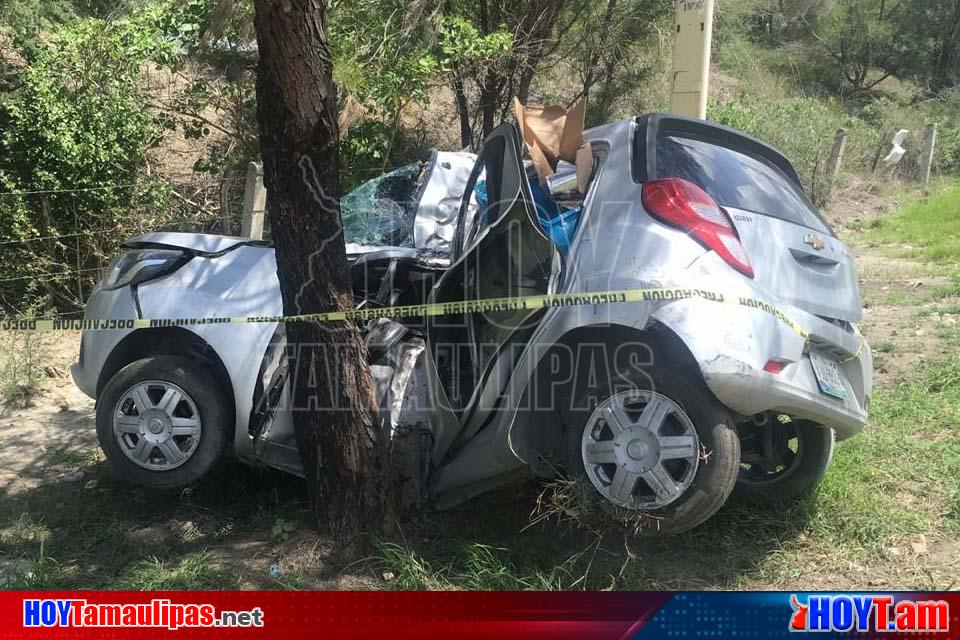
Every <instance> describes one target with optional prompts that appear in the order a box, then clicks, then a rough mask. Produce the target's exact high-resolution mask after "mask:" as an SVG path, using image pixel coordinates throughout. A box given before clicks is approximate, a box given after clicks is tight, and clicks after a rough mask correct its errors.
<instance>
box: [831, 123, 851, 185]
mask: <svg viewBox="0 0 960 640" xmlns="http://www.w3.org/2000/svg"><path fill="white" fill-rule="evenodd" d="M846 146H847V130H846V129H837V133H836V135H834V136H833V149H831V150H830V159H829V160H828V161H827V174H826V179H827V191H828V192H829V190H830V187H831V186H832V185H833V181H834V180H835V179H836V177H837V174H838V173H839V172H840V165H841V164H842V163H843V150H844V149H845V148H846Z"/></svg>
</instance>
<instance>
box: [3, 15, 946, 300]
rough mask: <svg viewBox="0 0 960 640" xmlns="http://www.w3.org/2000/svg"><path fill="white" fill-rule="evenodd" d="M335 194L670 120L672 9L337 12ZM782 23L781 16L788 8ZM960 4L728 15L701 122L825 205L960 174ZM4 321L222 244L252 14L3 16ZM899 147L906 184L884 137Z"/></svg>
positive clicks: (250, 62)
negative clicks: (854, 194)
mask: <svg viewBox="0 0 960 640" xmlns="http://www.w3.org/2000/svg"><path fill="white" fill-rule="evenodd" d="M329 4H330V12H329V13H330V18H329V19H330V24H329V29H330V33H331V41H332V44H333V47H334V55H335V71H336V78H337V81H338V85H339V88H340V93H341V100H340V107H341V113H340V124H341V131H342V141H341V145H340V152H341V153H340V161H341V169H342V171H341V183H342V188H343V189H344V190H346V189H349V188H351V187H353V186H355V185H356V184H358V183H360V182H362V181H363V180H365V179H368V178H370V177H372V176H374V175H378V174H379V173H381V172H382V171H384V170H385V169H387V168H389V167H393V166H398V165H400V164H403V163H406V162H409V161H411V160H414V159H419V158H420V157H422V155H423V154H424V153H425V152H426V150H428V149H429V148H430V147H440V148H448V149H454V148H464V147H469V148H474V149H476V147H477V146H478V145H479V143H480V141H481V140H482V139H483V137H484V136H485V135H486V134H487V133H488V132H489V131H490V130H491V129H492V127H494V126H495V125H496V124H498V123H499V122H501V121H502V120H504V119H507V118H509V117H510V104H511V102H510V101H511V99H512V97H513V96H514V95H516V96H519V97H520V98H521V100H524V101H544V102H550V103H559V104H563V105H569V104H571V103H573V102H574V101H576V100H578V99H580V98H586V99H587V104H588V110H587V122H588V125H594V124H599V123H602V122H607V121H610V120H612V119H615V118H621V117H627V116H630V115H636V114H639V113H643V112H646V111H651V110H665V109H666V108H667V106H668V95H669V94H668V91H669V87H668V83H667V76H668V73H667V72H668V69H669V63H670V57H671V46H672V29H671V24H672V18H673V3H672V2H670V1H669V0H606V1H604V2H596V1H588V0H559V1H553V2H546V1H544V0H521V1H519V2H508V1H507V0H462V1H460V2H456V3H443V2H439V0H407V1H400V0H359V1H347V0H332V1H331V2H330V3H329ZM788 5H789V6H788ZM958 25H960V4H958V3H957V2H955V1H954V0H922V1H919V2H909V3H907V2H900V3H896V2H888V1H886V0H804V2H800V3H784V2H777V1H775V0H718V2H717V19H716V30H715V39H714V43H715V44H714V52H713V54H714V55H713V59H714V72H713V78H712V85H711V100H710V107H709V117H710V118H711V119H713V120H716V121H718V122H721V123H723V124H727V125H730V126H733V127H736V128H739V129H743V130H745V131H747V132H749V133H752V134H754V135H756V136H758V137H760V138H761V139H763V140H766V141H768V142H770V143H772V144H774V145H776V146H778V147H780V148H781V149H782V150H783V151H784V152H786V154H787V155H788V156H789V157H790V158H791V159H792V160H793V161H794V163H795V164H796V165H797V168H798V171H799V173H800V175H801V176H802V178H803V180H804V183H805V185H806V186H807V189H808V190H809V191H810V193H811V195H812V196H813V197H814V199H815V201H817V202H819V203H823V202H825V201H826V198H827V197H828V192H829V187H831V186H832V185H828V184H826V181H825V178H824V173H825V171H824V169H825V165H826V161H827V154H828V152H829V150H830V146H831V144H832V141H833V135H834V132H835V131H836V129H838V128H841V127H843V128H845V129H847V131H848V132H849V137H848V143H847V150H846V154H845V158H844V166H843V173H842V174H841V177H840V180H841V181H843V180H846V179H847V178H848V177H850V176H856V175H860V176H868V177H871V176H873V177H875V180H874V182H876V183H890V182H891V181H894V182H895V181H910V180H913V179H915V178H916V176H917V172H918V159H919V150H920V144H921V138H922V135H923V130H924V127H925V126H926V125H927V124H928V123H933V122H935V123H938V124H939V144H938V147H937V152H936V155H935V159H934V172H935V174H940V175H951V174H957V173H960V90H958V88H957V87H958V85H960V54H958V51H957V49H958V47H960V45H958V42H960V33H958V30H960V26H958ZM0 54H2V55H0V192H2V193H0V242H3V243H4V244H3V245H2V246H3V252H2V255H0V306H2V308H3V310H4V312H6V313H16V314H23V313H37V314H50V313H72V312H75V311H76V309H77V308H78V307H79V306H80V305H81V304H82V302H83V300H84V299H85V297H86V295H87V294H88V293H89V291H90V288H91V286H92V284H93V283H94V282H95V281H96V279H97V277H98V276H99V274H100V272H101V271H102V269H103V268H104V266H105V264H106V263H107V262H108V261H109V260H110V259H111V258H112V257H113V256H114V255H115V253H116V251H117V246H118V243H119V242H121V241H123V240H124V239H125V238H128V237H130V236H132V235H134V234H136V233H140V232H143V231H147V230H158V229H167V230H200V231H210V232H224V231H233V232H236V229H237V228H238V226H239V212H240V209H241V201H242V192H243V171H244V167H245V165H246V163H247V162H248V161H249V160H251V159H255V158H256V156H257V128H256V123H255V119H254V113H255V100H256V98H255V91H254V80H255V69H256V58H257V54H256V44H255V41H254V40H253V29H252V5H251V2H250V0H186V1H173V0H71V1H69V2H54V1H53V0H30V1H28V2H15V1H14V0H0ZM899 129H907V130H909V132H910V133H909V136H908V138H907V142H906V148H907V155H906V156H905V158H904V160H903V161H902V162H901V163H900V164H899V165H897V166H896V167H895V168H892V169H891V168H887V167H886V166H885V165H883V164H882V163H880V165H879V166H875V165H876V159H877V158H878V157H879V156H881V155H885V154H886V152H887V150H888V148H889V140H890V138H891V137H892V134H893V133H894V132H895V131H897V130H899Z"/></svg>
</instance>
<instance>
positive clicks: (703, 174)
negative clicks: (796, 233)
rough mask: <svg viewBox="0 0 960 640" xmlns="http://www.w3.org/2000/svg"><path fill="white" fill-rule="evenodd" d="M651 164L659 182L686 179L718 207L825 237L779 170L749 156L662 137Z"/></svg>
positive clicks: (798, 192)
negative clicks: (787, 224)
mask: <svg viewBox="0 0 960 640" xmlns="http://www.w3.org/2000/svg"><path fill="white" fill-rule="evenodd" d="M656 162H657V177H658V178H684V179H686V180H689V181H690V182H693V183H695V184H697V185H699V186H700V187H701V188H702V189H703V190H704V191H706V192H707V193H709V194H710V196H711V197H712V198H713V199H714V200H716V201H717V203H718V204H720V205H721V206H724V207H733V208H735V209H743V210H745V211H750V212H752V213H757V214H761V215H768V216H772V217H774V218H779V219H781V220H786V221H787V222H793V223H795V224H801V225H803V226H805V227H811V228H813V229H817V230H818V231H823V232H825V233H830V229H829V227H828V226H827V224H826V222H824V220H823V218H821V217H820V214H819V212H817V209H816V207H814V206H813V204H811V203H810V201H809V200H808V199H807V197H806V196H805V195H804V194H803V192H802V191H801V190H800V188H799V187H797V185H796V184H794V182H793V181H791V180H790V179H789V178H787V177H786V176H785V175H783V173H781V172H780V170H778V169H776V168H775V167H773V166H772V165H770V164H767V163H766V162H764V161H763V160H760V159H758V158H755V157H754V156H751V155H747V154H745V153H741V152H739V151H736V150H735V149H730V148H727V147H722V146H719V145H717V144H713V143H710V142H706V141H704V140H698V139H696V138H687V137H680V136H674V135H661V136H660V137H659V140H658V143H657V154H656Z"/></svg>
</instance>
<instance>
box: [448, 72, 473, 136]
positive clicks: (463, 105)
mask: <svg viewBox="0 0 960 640" xmlns="http://www.w3.org/2000/svg"><path fill="white" fill-rule="evenodd" d="M453 96H454V98H455V99H456V101H457V115H458V116H460V147H461V148H463V149H469V150H471V151H473V150H474V149H473V128H472V127H471V126H470V103H469V101H468V100H467V91H466V89H465V88H464V86H463V78H461V77H460V75H459V74H456V75H454V77H453Z"/></svg>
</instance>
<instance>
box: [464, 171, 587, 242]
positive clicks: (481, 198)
mask: <svg viewBox="0 0 960 640" xmlns="http://www.w3.org/2000/svg"><path fill="white" fill-rule="evenodd" d="M473 194H474V197H475V198H476V199H477V204H478V205H479V207H480V220H481V221H482V224H486V223H487V220H486V219H485V216H486V210H487V204H488V201H487V181H486V180H478V181H477V184H476V186H475V187H474V191H473ZM530 194H531V195H532V196H533V204H534V206H535V207H536V209H537V222H539V223H540V228H541V229H543V232H544V233H546V234H547V237H549V238H550V240H551V241H552V242H553V243H554V244H555V245H557V249H558V250H559V251H560V254H561V255H566V254H567V251H569V250H570V243H571V242H572V241H573V234H574V233H575V232H576V230H577V223H579V222H580V213H581V211H582V210H583V207H582V206H580V207H574V208H572V209H566V210H564V209H561V208H560V205H558V204H557V203H556V202H554V201H553V199H551V198H550V196H549V195H548V194H547V192H546V191H544V190H543V187H541V186H540V182H539V181H538V180H537V179H536V178H533V179H531V180H530Z"/></svg>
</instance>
